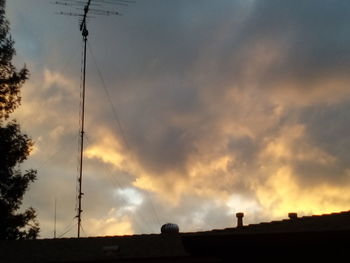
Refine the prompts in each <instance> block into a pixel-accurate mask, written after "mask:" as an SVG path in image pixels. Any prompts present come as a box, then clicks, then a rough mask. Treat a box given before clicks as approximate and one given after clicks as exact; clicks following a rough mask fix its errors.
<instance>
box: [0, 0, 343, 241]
mask: <svg viewBox="0 0 350 263" xmlns="http://www.w3.org/2000/svg"><path fill="white" fill-rule="evenodd" d="M50 2H51V1H49V0H30V1H25V0H10V1H7V16H8V18H9V20H10V23H11V32H12V36H13V38H14V39H15V41H16V45H15V47H16V49H17V56H16V59H15V63H16V65H17V66H18V67H21V66H23V65H24V64H26V65H27V67H28V68H29V70H30V72H31V76H30V80H29V81H27V83H26V84H25V86H24V87H23V89H22V106H21V108H19V109H18V110H17V112H16V114H14V115H13V117H16V118H17V119H18V121H19V122H20V124H21V126H22V129H23V131H24V132H26V133H28V134H29V135H30V136H31V137H32V139H33V140H34V141H35V149H34V151H33V152H32V154H31V156H30V158H29V159H28V160H27V161H26V162H25V163H24V164H23V165H22V169H27V168H35V169H37V170H38V180H37V181H36V182H35V183H34V184H32V185H31V187H30V190H29V192H28V193H27V194H26V198H25V200H24V207H28V206H33V207H34V208H35V209H36V210H37V213H38V219H39V222H40V225H41V237H52V236H53V229H54V203H55V200H56V202H57V235H63V234H64V233H65V232H66V231H68V232H67V234H65V235H64V236H75V235H76V220H75V219H74V217H75V215H76V211H75V205H76V185H77V181H76V179H77V175H78V172H77V167H78V141H79V104H80V76H81V74H80V72H81V56H82V39H81V34H80V32H79V27H78V20H77V19H76V18H75V17H68V16H60V15H55V12H59V11H69V10H70V8H69V7H67V8H61V7H60V6H58V5H53V4H50ZM103 7H104V8H105V9H108V10H114V9H118V10H119V11H121V13H123V16H109V17H96V18H92V19H91V20H90V21H89V24H88V27H89V32H90V35H89V48H88V54H87V55H88V65H87V66H88V68H87V94H86V99H87V102H86V103H87V104H86V107H87V108H86V147H85V151H84V153H85V159H84V163H85V166H84V178H83V192H84V197H83V210H84V211H83V214H82V215H83V230H84V231H83V235H88V236H91V235H116V234H132V233H158V232H159V229H160V227H161V225H162V224H163V223H166V222H174V223H177V224H178V225H179V226H180V230H181V231H198V230H210V229H213V228H224V227H230V226H234V225H235V219H234V214H235V213H236V212H244V213H245V218H244V220H245V223H258V222H261V221H270V220H278V219H282V218H286V217H287V213H288V212H298V214H300V215H311V214H320V213H329V212H335V211H343V210H349V204H350V136H349V128H350V87H349V85H350V74H349V70H350V15H349V14H350V2H349V1H347V0H309V1H295V0H286V1H278V0H218V1H214V0H176V1H174V0H137V1H136V3H134V4H131V5H129V6H127V7H125V6H111V5H108V4H104V6H103ZM77 11H78V12H80V11H79V10H77Z"/></svg>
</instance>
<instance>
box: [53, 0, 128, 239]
mask: <svg viewBox="0 0 350 263" xmlns="http://www.w3.org/2000/svg"><path fill="white" fill-rule="evenodd" d="M130 3H134V1H133V0H85V1H84V0H58V1H55V2H53V4H56V5H60V6H65V7H67V6H69V7H75V9H77V10H83V14H81V13H76V12H62V11H61V12H57V14H59V15H67V16H76V17H81V20H80V31H81V34H82V36H83V42H84V55H83V56H84V57H83V72H82V73H83V76H82V82H83V83H82V98H81V99H82V103H81V116H80V118H81V126H80V144H79V146H80V163H79V177H78V207H77V216H76V218H77V219H78V238H80V229H81V213H82V212H83V210H82V196H83V195H84V193H83V192H82V181H83V159H84V134H85V130H84V128H85V127H84V125H85V83H86V46H87V40H88V35H89V31H88V29H87V21H88V18H90V17H89V16H88V14H89V13H90V14H92V15H105V16H110V15H120V13H119V12H117V11H110V10H103V9H96V8H90V7H91V6H94V7H100V6H102V5H104V4H106V5H122V6H127V5H128V4H130ZM82 6H83V9H82V8H81V7H82Z"/></svg>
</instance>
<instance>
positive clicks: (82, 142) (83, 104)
mask: <svg viewBox="0 0 350 263" xmlns="http://www.w3.org/2000/svg"><path fill="white" fill-rule="evenodd" d="M90 2H91V0H89V1H88V3H87V4H86V6H85V8H84V17H83V21H82V23H81V25H80V29H81V32H82V36H83V41H84V66H83V93H82V105H81V130H80V167H79V168H80V169H79V179H78V183H79V194H78V200H79V204H78V215H77V217H78V238H80V229H81V213H82V212H83V210H82V209H81V198H82V196H83V195H84V193H83V192H82V181H83V157H84V133H85V131H84V124H85V79H86V44H87V37H88V35H89V31H88V30H87V28H86V16H87V14H88V12H89V6H90Z"/></svg>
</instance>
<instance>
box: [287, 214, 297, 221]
mask: <svg viewBox="0 0 350 263" xmlns="http://www.w3.org/2000/svg"><path fill="white" fill-rule="evenodd" d="M288 217H289V219H290V220H294V219H297V218H298V214H297V213H288Z"/></svg>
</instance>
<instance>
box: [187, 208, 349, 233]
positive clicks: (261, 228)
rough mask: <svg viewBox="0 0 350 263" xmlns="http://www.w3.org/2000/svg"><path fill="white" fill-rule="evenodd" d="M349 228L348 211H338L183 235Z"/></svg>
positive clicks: (338, 229)
mask: <svg viewBox="0 0 350 263" xmlns="http://www.w3.org/2000/svg"><path fill="white" fill-rule="evenodd" d="M341 230H350V211H344V212H339V213H331V214H323V215H313V216H303V217H298V218H293V219H284V220H281V221H272V222H263V223H259V224H250V225H245V226H243V227H238V228H237V227H235V228H225V229H215V230H212V231H204V232H195V233H187V234H185V235H210V234H235V233H236V234H244V233H247V234H248V233H249V234H254V233H284V232H287V233H288V232H309V231H341Z"/></svg>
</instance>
